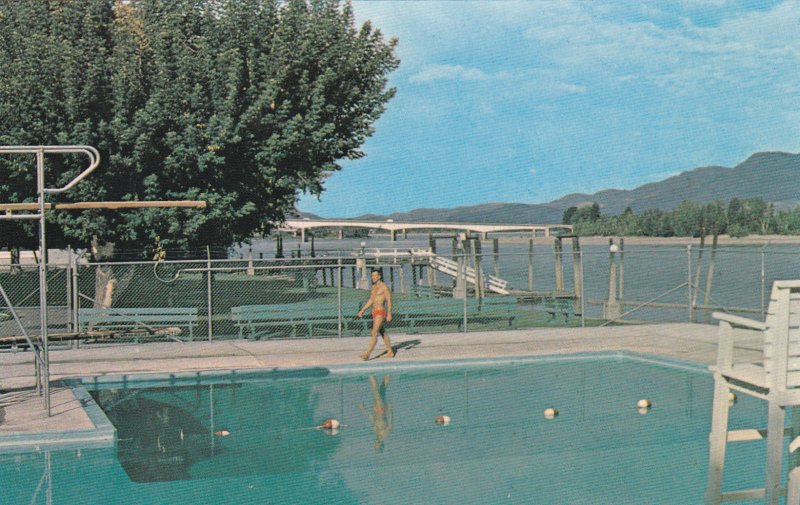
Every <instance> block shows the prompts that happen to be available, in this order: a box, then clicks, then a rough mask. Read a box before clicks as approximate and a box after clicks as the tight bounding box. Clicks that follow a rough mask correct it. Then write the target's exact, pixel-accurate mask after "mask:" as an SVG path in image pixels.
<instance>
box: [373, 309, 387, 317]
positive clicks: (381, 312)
mask: <svg viewBox="0 0 800 505" xmlns="http://www.w3.org/2000/svg"><path fill="white" fill-rule="evenodd" d="M375 316H383V317H386V310H385V309H375V310H373V311H372V317H375Z"/></svg>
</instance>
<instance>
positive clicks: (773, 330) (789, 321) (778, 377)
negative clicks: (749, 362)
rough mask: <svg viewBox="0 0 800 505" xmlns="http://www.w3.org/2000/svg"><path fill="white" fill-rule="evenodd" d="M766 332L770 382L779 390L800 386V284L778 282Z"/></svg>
mask: <svg viewBox="0 0 800 505" xmlns="http://www.w3.org/2000/svg"><path fill="white" fill-rule="evenodd" d="M766 326H767V329H766V330H765V331H764V369H765V371H766V372H767V384H770V385H772V387H775V388H778V389H784V388H798V387H800V286H798V285H797V283H796V282H791V283H789V282H782V281H776V282H775V284H774V285H773V287H772V293H771V295H770V303H769V308H768V310H767V317H766Z"/></svg>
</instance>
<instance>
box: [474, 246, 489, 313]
mask: <svg viewBox="0 0 800 505" xmlns="http://www.w3.org/2000/svg"><path fill="white" fill-rule="evenodd" d="M472 258H473V263H474V264H475V298H483V297H484V296H485V295H486V293H484V292H483V269H482V265H481V239H479V238H475V244H474V245H473V247H472Z"/></svg>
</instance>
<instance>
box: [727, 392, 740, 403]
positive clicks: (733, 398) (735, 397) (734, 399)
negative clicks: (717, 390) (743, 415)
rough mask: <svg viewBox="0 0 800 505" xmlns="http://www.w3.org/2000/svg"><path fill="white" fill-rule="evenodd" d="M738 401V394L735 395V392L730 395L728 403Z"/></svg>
mask: <svg viewBox="0 0 800 505" xmlns="http://www.w3.org/2000/svg"><path fill="white" fill-rule="evenodd" d="M738 399H739V398H738V397H737V396H736V393H733V392H731V393H728V401H729V402H731V403H736V400H738Z"/></svg>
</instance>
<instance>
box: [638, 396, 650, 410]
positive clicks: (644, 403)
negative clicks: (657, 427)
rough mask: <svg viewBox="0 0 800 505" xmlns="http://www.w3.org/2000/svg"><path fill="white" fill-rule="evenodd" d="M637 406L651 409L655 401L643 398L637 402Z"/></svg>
mask: <svg viewBox="0 0 800 505" xmlns="http://www.w3.org/2000/svg"><path fill="white" fill-rule="evenodd" d="M636 406H637V407H638V408H640V409H649V408H650V407H652V406H653V402H651V401H650V400H648V399H647V398H642V399H641V400H639V401H638V402H636Z"/></svg>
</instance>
